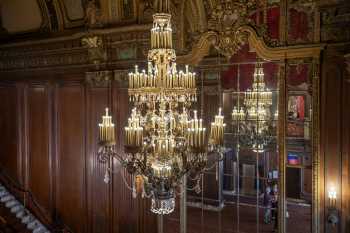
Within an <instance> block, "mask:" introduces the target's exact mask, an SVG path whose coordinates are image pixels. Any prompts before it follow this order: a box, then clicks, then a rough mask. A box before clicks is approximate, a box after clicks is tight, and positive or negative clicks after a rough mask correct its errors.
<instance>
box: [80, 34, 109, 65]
mask: <svg viewBox="0 0 350 233" xmlns="http://www.w3.org/2000/svg"><path fill="white" fill-rule="evenodd" d="M81 44H82V45H83V46H84V47H86V48H87V49H88V56H89V60H90V61H91V62H93V63H94V64H99V63H101V62H103V61H106V60H107V51H106V48H105V46H104V43H103V39H102V37H101V36H97V35H88V36H86V37H83V38H82V39H81Z"/></svg>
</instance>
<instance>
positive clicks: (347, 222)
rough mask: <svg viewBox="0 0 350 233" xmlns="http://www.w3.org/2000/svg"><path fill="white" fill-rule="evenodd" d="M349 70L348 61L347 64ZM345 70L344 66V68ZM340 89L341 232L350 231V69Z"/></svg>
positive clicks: (346, 72)
mask: <svg viewBox="0 0 350 233" xmlns="http://www.w3.org/2000/svg"><path fill="white" fill-rule="evenodd" d="M348 67H349V68H350V61H349V64H348ZM345 68H346V66H345ZM343 77H344V78H343V89H342V143H341V144H342V161H341V162H342V184H341V186H342V192H341V196H342V203H341V205H342V219H341V222H342V225H341V232H342V233H346V232H347V230H348V229H350V177H349V176H350V164H349V163H350V158H349V156H350V130H349V129H350V121H349V119H350V108H349V106H350V69H349V70H346V69H345V70H344V74H343Z"/></svg>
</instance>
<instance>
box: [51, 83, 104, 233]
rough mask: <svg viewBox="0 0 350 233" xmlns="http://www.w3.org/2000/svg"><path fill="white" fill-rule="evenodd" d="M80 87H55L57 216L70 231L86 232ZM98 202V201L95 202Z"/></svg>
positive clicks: (82, 100) (83, 108)
mask: <svg viewBox="0 0 350 233" xmlns="http://www.w3.org/2000/svg"><path fill="white" fill-rule="evenodd" d="M84 95H85V94H84V88H83V86H78V85H77V86H61V87H58V88H57V93H56V101H57V125H56V127H57V128H56V130H57V152H56V153H57V158H56V208H57V216H58V218H60V219H61V220H62V221H63V222H64V223H65V224H66V225H68V226H69V227H70V228H71V229H72V231H73V232H76V233H79V232H86V227H87V226H86V223H87V222H86V216H87V215H86V214H87V211H86V183H85V182H86V181H85V167H86V161H85V130H84V129H85V101H84V100H85V98H84ZM95 201H99V200H95Z"/></svg>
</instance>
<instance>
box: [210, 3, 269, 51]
mask: <svg viewBox="0 0 350 233" xmlns="http://www.w3.org/2000/svg"><path fill="white" fill-rule="evenodd" d="M264 4H265V0H221V1H220V2H219V3H218V4H217V5H216V6H215V7H214V8H213V11H212V13H211V16H210V18H209V22H208V29H209V30H211V31H215V32H216V33H217V39H216V42H215V43H214V47H215V48H216V49H217V50H218V51H219V52H220V53H221V54H222V55H224V56H225V57H227V58H230V57H231V56H232V55H234V54H235V53H236V52H237V51H238V50H240V49H241V47H242V45H244V44H245V43H247V34H246V33H243V32H242V31H241V30H240V28H241V27H242V26H245V25H252V24H253V22H252V20H251V19H250V18H249V14H250V13H251V12H252V11H253V10H254V9H257V8H259V7H262V6H263V5H264Z"/></svg>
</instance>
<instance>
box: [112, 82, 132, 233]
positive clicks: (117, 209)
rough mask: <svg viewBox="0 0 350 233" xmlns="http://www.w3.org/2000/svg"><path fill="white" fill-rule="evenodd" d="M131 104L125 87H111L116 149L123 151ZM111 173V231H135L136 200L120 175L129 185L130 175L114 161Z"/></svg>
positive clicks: (120, 232)
mask: <svg viewBox="0 0 350 233" xmlns="http://www.w3.org/2000/svg"><path fill="white" fill-rule="evenodd" d="M130 109H131V106H130V104H129V97H128V92H127V89H123V88H118V87H114V88H113V113H114V119H116V120H115V121H116V124H117V135H118V136H117V137H118V138H117V150H118V153H120V154H123V152H124V146H123V145H124V137H123V135H124V131H123V129H124V126H125V125H126V124H127V119H128V114H129V110H130ZM113 166H114V172H115V174H114V175H113V180H112V182H113V222H114V223H115V225H114V229H113V232H115V233H116V232H118V233H123V232H130V233H132V232H137V219H136V210H137V209H136V208H137V206H136V200H135V199H133V197H132V192H131V191H130V190H129V189H128V188H127V186H126V185H125V183H124V181H123V178H122V175H124V177H125V180H126V181H127V182H128V184H129V186H131V177H130V176H129V175H128V173H127V171H126V170H125V169H123V168H122V167H121V165H120V163H119V162H117V161H115V162H114V164H113Z"/></svg>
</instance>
